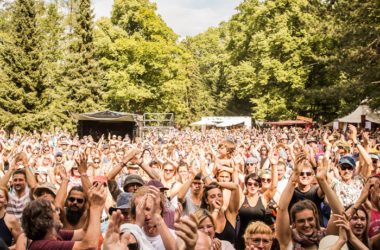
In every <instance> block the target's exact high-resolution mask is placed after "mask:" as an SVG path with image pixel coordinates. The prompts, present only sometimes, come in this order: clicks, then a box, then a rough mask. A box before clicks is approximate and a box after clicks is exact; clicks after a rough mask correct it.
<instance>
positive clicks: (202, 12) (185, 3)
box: [92, 0, 242, 38]
mask: <svg viewBox="0 0 380 250" xmlns="http://www.w3.org/2000/svg"><path fill="white" fill-rule="evenodd" d="M151 1H152V2H156V3H157V13H158V14H160V15H161V17H162V19H164V21H165V22H166V24H167V25H168V26H169V27H171V28H172V29H173V30H174V32H175V33H176V34H178V35H180V36H181V37H182V38H184V37H186V36H195V35H197V34H199V33H202V32H204V31H206V30H207V29H208V28H209V27H211V26H213V27H217V26H218V24H219V23H220V22H221V21H228V20H229V19H230V17H231V16H232V15H233V14H235V13H236V10H235V7H236V6H238V5H239V3H240V2H242V0H151ZM92 4H93V7H94V12H95V18H99V17H102V16H105V17H109V16H110V14H111V10H112V5H113V0H92Z"/></svg>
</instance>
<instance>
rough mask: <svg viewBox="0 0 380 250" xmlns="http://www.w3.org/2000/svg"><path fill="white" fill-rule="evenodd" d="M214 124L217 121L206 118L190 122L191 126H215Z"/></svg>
mask: <svg viewBox="0 0 380 250" xmlns="http://www.w3.org/2000/svg"><path fill="white" fill-rule="evenodd" d="M214 125H215V123H213V122H211V121H205V120H201V121H197V122H193V123H192V124H190V126H214Z"/></svg>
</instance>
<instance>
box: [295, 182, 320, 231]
mask: <svg viewBox="0 0 380 250" xmlns="http://www.w3.org/2000/svg"><path fill="white" fill-rule="evenodd" d="M302 200H311V201H312V202H314V204H315V205H316V206H317V209H318V215H319V224H320V225H321V226H323V215H322V210H321V203H322V202H323V198H319V196H318V187H311V188H310V189H309V191H307V192H305V193H303V192H301V191H300V190H299V189H298V188H297V187H296V189H295V190H294V194H293V197H292V200H291V201H290V204H289V216H290V209H291V208H292V206H293V205H294V204H295V203H297V202H298V201H302ZM290 218H291V217H290Z"/></svg>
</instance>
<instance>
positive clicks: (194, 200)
mask: <svg viewBox="0 0 380 250" xmlns="http://www.w3.org/2000/svg"><path fill="white" fill-rule="evenodd" d="M201 177H202V175H201V173H198V174H197V175H196V176H195V177H194V178H189V179H188V181H187V182H186V183H185V184H184V185H182V186H181V189H180V190H179V192H178V202H180V203H181V204H182V207H183V212H182V214H183V215H190V213H194V212H195V211H196V210H198V209H199V208H200V206H201V200H202V193H203V182H202V178H201ZM190 187H191V194H190V195H186V194H187V192H188V190H189V188H190Z"/></svg>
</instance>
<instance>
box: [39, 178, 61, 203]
mask: <svg viewBox="0 0 380 250" xmlns="http://www.w3.org/2000/svg"><path fill="white" fill-rule="evenodd" d="M56 196H57V189H56V188H55V186H54V185H53V184H51V183H50V182H46V183H43V184H39V185H38V186H37V187H36V188H35V190H34V192H33V198H34V199H35V200H37V199H47V200H50V201H51V202H54V200H55V197H56Z"/></svg>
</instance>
